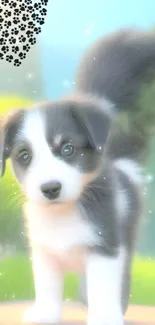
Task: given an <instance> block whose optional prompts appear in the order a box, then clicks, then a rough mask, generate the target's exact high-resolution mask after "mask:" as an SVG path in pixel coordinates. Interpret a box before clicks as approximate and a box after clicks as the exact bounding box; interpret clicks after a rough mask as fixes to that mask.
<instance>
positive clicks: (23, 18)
mask: <svg viewBox="0 0 155 325" xmlns="http://www.w3.org/2000/svg"><path fill="white" fill-rule="evenodd" d="M29 19H30V17H29V15H28V14H23V16H22V20H23V21H27V20H29Z"/></svg>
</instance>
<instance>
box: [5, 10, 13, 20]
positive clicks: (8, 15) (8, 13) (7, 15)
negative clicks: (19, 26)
mask: <svg viewBox="0 0 155 325" xmlns="http://www.w3.org/2000/svg"><path fill="white" fill-rule="evenodd" d="M4 16H5V18H8V17H11V11H9V10H6V11H4Z"/></svg>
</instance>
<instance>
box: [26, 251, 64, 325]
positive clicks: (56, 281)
mask: <svg viewBox="0 0 155 325" xmlns="http://www.w3.org/2000/svg"><path fill="white" fill-rule="evenodd" d="M32 260H33V272H34V282H35V292H36V300H35V304H34V306H33V307H31V308H30V309H28V310H27V311H26V312H25V315H24V321H25V322H30V323H57V322H59V321H60V318H61V307H62V293H63V276H62V274H61V272H60V270H59V269H58V267H57V268H56V265H55V264H54V262H53V260H52V259H50V257H49V256H48V255H46V253H45V251H43V250H40V249H37V250H33V254H32Z"/></svg>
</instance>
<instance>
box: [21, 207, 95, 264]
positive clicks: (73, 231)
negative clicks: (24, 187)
mask: <svg viewBox="0 0 155 325" xmlns="http://www.w3.org/2000/svg"><path fill="white" fill-rule="evenodd" d="M26 217H27V219H28V228H29V235H30V241H31V242H32V245H37V246H41V247H43V248H45V249H47V250H48V251H49V252H50V253H51V254H53V255H54V256H57V257H58V258H62V257H65V256H69V257H70V258H71V255H72V258H76V257H77V258H79V254H80V255H81V254H83V253H84V252H85V250H86V249H87V247H89V246H93V245H96V244H98V238H97V236H96V234H95V230H94V229H93V227H92V225H91V224H90V223H89V222H86V221H84V220H83V218H82V216H81V214H80V211H78V210H75V209H74V210H71V211H68V212H66V213H64V214H60V215H59V214H58V213H54V212H53V211H46V210H45V209H41V208H37V207H34V206H30V205H28V206H27V207H26Z"/></svg>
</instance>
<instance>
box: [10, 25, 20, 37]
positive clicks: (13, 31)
mask: <svg viewBox="0 0 155 325" xmlns="http://www.w3.org/2000/svg"><path fill="white" fill-rule="evenodd" d="M18 34H19V30H18V29H17V27H15V28H12V30H11V35H18Z"/></svg>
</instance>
